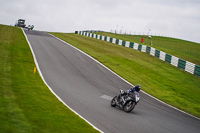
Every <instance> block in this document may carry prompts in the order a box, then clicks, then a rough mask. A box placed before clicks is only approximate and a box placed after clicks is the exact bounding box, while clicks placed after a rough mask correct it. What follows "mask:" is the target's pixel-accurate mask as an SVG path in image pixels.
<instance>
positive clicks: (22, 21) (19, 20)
mask: <svg viewBox="0 0 200 133" xmlns="http://www.w3.org/2000/svg"><path fill="white" fill-rule="evenodd" d="M15 26H18V27H23V28H25V26H26V25H25V20H24V19H18V21H17V22H16V23H15Z"/></svg>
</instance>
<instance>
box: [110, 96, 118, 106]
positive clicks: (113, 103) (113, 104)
mask: <svg viewBox="0 0 200 133" xmlns="http://www.w3.org/2000/svg"><path fill="white" fill-rule="evenodd" d="M116 100H117V96H115V97H114V98H113V99H112V100H111V102H110V105H111V106H112V107H115V106H116V102H115V101H116Z"/></svg>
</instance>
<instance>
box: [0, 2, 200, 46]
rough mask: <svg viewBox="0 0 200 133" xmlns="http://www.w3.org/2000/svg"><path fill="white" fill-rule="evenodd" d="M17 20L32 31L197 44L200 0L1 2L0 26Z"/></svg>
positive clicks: (199, 25)
mask: <svg viewBox="0 0 200 133" xmlns="http://www.w3.org/2000/svg"><path fill="white" fill-rule="evenodd" d="M19 18H22V19H25V20H26V24H27V25H29V24H30V25H32V24H33V25H34V26H35V30H41V31H54V32H65V33H69V32H74V31H76V30H78V31H80V30H103V31H111V30H112V31H114V30H117V31H118V32H120V31H122V32H126V33H131V34H147V32H148V31H149V29H150V31H149V34H153V35H164V36H170V37H176V38H180V39H184V40H189V41H194V42H198V43H200V0H0V24H6V25H14V24H15V22H16V20H18V19H19Z"/></svg>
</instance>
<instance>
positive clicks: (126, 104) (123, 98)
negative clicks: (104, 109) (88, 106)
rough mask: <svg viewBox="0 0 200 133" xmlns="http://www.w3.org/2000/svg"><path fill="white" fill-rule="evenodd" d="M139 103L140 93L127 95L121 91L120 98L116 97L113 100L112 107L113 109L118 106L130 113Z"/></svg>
mask: <svg viewBox="0 0 200 133" xmlns="http://www.w3.org/2000/svg"><path fill="white" fill-rule="evenodd" d="M139 101H140V96H139V92H136V91H135V92H134V93H132V92H130V93H126V92H124V91H123V90H120V97H119V98H118V96H115V97H114V98H113V99H112V100H111V106H112V107H116V106H117V107H119V108H121V109H123V110H124V111H125V112H127V113H128V112H131V111H132V110H133V109H134V108H135V105H137V104H138V102H139Z"/></svg>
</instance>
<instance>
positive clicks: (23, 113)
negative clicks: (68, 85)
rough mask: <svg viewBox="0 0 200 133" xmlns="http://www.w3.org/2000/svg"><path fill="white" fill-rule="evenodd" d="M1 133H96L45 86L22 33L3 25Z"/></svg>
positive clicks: (0, 45) (0, 42) (0, 47)
mask: <svg viewBox="0 0 200 133" xmlns="http://www.w3.org/2000/svg"><path fill="white" fill-rule="evenodd" d="M0 58H1V60H0V70H1V71H0V85H1V86H0V132H1V133H49V132H52V133H55V132H58V133H62V132H63V133H72V132H74V133H76V132H81V133H83V132H97V131H96V130H94V129H93V128H92V127H91V126H90V125H89V124H87V123H86V122H85V121H83V120H82V119H80V118H79V117H78V116H77V115H75V114H74V113H73V112H71V111H70V110H69V109H68V108H67V107H65V106H64V105H63V104H62V103H61V102H59V101H58V99H57V98H56V97H55V96H54V95H53V94H52V93H51V92H50V91H49V89H48V88H47V87H46V86H45V85H44V83H43V81H42V80H41V78H40V76H39V74H38V73H36V74H34V71H33V70H34V67H35V64H34V61H33V57H32V54H31V52H30V49H29V46H28V44H27V42H26V40H25V37H24V35H23V33H22V30H21V29H19V28H16V27H10V26H4V25H0Z"/></svg>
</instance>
